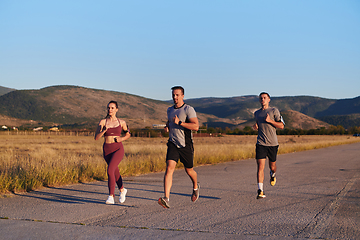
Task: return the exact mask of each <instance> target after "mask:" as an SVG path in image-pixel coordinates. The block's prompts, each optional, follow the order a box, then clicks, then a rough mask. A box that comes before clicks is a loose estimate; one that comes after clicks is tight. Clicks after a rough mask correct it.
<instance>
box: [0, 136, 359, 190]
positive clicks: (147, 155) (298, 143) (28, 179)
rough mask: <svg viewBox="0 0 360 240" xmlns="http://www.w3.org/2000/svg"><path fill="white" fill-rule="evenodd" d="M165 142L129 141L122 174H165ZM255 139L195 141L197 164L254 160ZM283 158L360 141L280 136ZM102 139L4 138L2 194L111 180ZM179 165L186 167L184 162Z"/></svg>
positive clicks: (0, 139)
mask: <svg viewBox="0 0 360 240" xmlns="http://www.w3.org/2000/svg"><path fill="white" fill-rule="evenodd" d="M166 142H167V139H165V138H151V139H150V138H130V139H129V140H127V141H125V142H124V148H125V157H124V159H123V161H122V162H121V163H120V165H119V168H120V173H121V174H122V175H123V176H133V175H140V174H144V173H149V172H159V171H164V170H165V167H166V164H165V154H166ZM255 142H256V136H224V137H213V138H195V139H194V146H195V159H194V164H195V166H199V165H204V164H216V163H220V162H226V161H235V160H241V159H248V158H253V157H254V154H255V151H254V150H255ZM279 142H280V148H279V154H282V153H289V152H295V151H305V150H310V149H315V148H322V147H329V146H334V145H339V144H349V143H354V142H360V138H355V137H350V136H279ZM102 144H103V143H102V141H95V140H94V139H93V137H91V136H44V135H33V136H31V135H30V136H29V135H0V193H6V192H19V191H30V190H34V189H37V188H41V187H44V186H45V187H46V186H59V185H64V184H71V183H78V182H88V181H93V180H106V179H107V175H106V168H107V166H106V163H105V161H104V160H103V157H102ZM177 167H182V165H181V164H180V163H179V164H178V165H177Z"/></svg>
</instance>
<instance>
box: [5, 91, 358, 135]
mask: <svg viewBox="0 0 360 240" xmlns="http://www.w3.org/2000/svg"><path fill="white" fill-rule="evenodd" d="M110 100H115V101H118V103H119V113H118V117H120V118H123V119H125V120H126V121H127V123H128V124H129V126H130V127H132V128H144V127H151V126H152V125H153V124H163V123H165V122H166V121H167V119H166V118H167V116H166V109H167V108H168V107H169V106H171V105H172V102H169V101H168V102H165V101H159V100H154V99H148V98H144V97H141V96H136V95H132V94H128V93H122V92H115V91H105V90H98V89H90V88H85V87H79V86H51V87H46V88H42V89H39V90H14V91H10V92H8V93H6V94H4V95H1V96H0V114H1V115H2V116H3V118H0V124H4V122H5V118H7V117H9V118H11V119H12V120H11V121H13V122H14V124H15V123H20V122H21V121H22V120H26V121H28V122H27V124H32V123H34V122H37V123H38V124H45V123H46V124H50V125H58V124H59V125H63V126H68V127H72V126H75V127H77V128H87V129H88V128H89V127H90V128H91V127H95V126H96V124H97V123H98V122H99V120H100V119H101V118H103V117H105V115H106V104H107V103H108V102H109V101H110ZM185 102H186V103H188V104H190V105H191V106H193V107H194V108H195V110H196V111H197V114H198V118H199V122H200V125H202V124H204V125H206V126H208V127H222V128H225V127H229V128H231V129H234V128H240V129H241V128H243V127H245V126H252V125H253V124H254V116H253V113H254V111H256V110H257V109H259V108H260V104H259V101H258V96H240V97H231V98H198V99H186V100H185ZM270 106H274V107H277V108H278V109H279V110H280V111H281V113H282V115H283V116H284V118H285V120H286V123H287V124H286V127H287V128H303V129H311V128H320V127H327V126H329V124H332V125H342V126H344V127H345V128H349V127H352V126H359V125H360V124H359V123H360V97H357V98H353V99H341V100H334V99H325V98H319V97H311V96H297V97H273V98H271V102H270ZM315 118H316V119H315ZM16 119H17V120H16ZM8 120H9V119H8ZM8 120H7V121H8ZM15 120H16V121H15ZM31 120H32V121H31ZM325 122H326V123H325ZM14 126H15V125H14Z"/></svg>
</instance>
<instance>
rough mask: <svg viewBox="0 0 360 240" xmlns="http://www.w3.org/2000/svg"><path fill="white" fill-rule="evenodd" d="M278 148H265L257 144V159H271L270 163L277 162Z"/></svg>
mask: <svg viewBox="0 0 360 240" xmlns="http://www.w3.org/2000/svg"><path fill="white" fill-rule="evenodd" d="M278 148H279V145H278V146H263V145H259V144H256V156H255V158H256V159H264V158H266V157H268V158H269V161H270V162H276V156H277V152H278Z"/></svg>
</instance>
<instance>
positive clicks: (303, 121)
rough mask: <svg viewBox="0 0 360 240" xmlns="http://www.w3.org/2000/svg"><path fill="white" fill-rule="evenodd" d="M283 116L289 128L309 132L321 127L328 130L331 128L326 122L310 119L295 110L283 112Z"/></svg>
mask: <svg viewBox="0 0 360 240" xmlns="http://www.w3.org/2000/svg"><path fill="white" fill-rule="evenodd" d="M281 115H282V116H283V118H284V121H285V124H286V127H287V128H292V129H305V130H309V129H317V128H321V127H325V128H328V127H329V126H330V124H328V123H326V122H323V121H320V120H318V119H315V118H312V117H309V116H307V115H305V114H303V113H300V112H297V111H294V110H286V111H282V112H281Z"/></svg>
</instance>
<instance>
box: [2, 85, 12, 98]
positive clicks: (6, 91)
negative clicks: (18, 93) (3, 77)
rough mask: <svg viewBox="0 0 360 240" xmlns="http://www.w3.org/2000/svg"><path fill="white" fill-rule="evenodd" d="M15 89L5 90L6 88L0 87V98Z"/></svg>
mask: <svg viewBox="0 0 360 240" xmlns="http://www.w3.org/2000/svg"><path fill="white" fill-rule="evenodd" d="M14 90H15V89H13V88H7V87H2V86H0V96H1V95H4V94H7V93H9V92H12V91H14Z"/></svg>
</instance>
